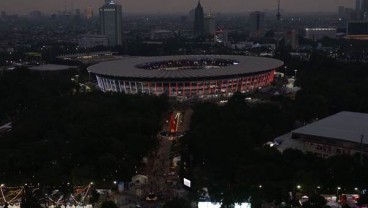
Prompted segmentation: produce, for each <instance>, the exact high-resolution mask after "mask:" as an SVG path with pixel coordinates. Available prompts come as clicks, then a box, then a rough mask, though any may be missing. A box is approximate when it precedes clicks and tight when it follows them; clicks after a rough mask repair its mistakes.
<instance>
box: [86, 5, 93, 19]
mask: <svg viewBox="0 0 368 208" xmlns="http://www.w3.org/2000/svg"><path fill="white" fill-rule="evenodd" d="M86 18H87V19H91V18H93V8H92V7H87V9H86Z"/></svg>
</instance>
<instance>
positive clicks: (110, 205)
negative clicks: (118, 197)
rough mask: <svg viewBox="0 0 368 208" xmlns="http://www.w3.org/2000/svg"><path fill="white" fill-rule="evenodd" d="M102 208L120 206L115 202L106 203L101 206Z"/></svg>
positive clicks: (116, 207)
mask: <svg viewBox="0 0 368 208" xmlns="http://www.w3.org/2000/svg"><path fill="white" fill-rule="evenodd" d="M101 208H118V205H116V204H115V202H113V201H104V202H103V203H102V205H101Z"/></svg>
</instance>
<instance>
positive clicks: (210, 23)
mask: <svg viewBox="0 0 368 208" xmlns="http://www.w3.org/2000/svg"><path fill="white" fill-rule="evenodd" d="M215 34H216V23H215V17H214V16H213V15H212V14H211V12H209V13H208V14H207V15H206V17H205V18H204V35H206V36H214V35H215Z"/></svg>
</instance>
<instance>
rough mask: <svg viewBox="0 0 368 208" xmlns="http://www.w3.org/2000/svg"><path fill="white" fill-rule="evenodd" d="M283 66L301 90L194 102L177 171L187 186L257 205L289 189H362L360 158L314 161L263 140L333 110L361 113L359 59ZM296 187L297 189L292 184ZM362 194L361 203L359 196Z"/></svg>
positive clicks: (365, 101)
mask: <svg viewBox="0 0 368 208" xmlns="http://www.w3.org/2000/svg"><path fill="white" fill-rule="evenodd" d="M287 65H288V71H286V73H287V74H289V75H293V74H294V69H298V73H297V83H296V84H297V85H298V86H300V87H301V90H300V91H298V93H297V94H296V96H295V97H294V98H290V97H287V96H274V97H272V98H271V100H270V101H268V102H264V103H259V104H252V105H247V104H246V103H245V101H244V97H242V96H241V95H239V94H235V95H234V97H232V98H231V99H230V100H229V102H228V103H227V104H226V105H225V106H217V105H214V104H210V103H203V104H198V105H197V106H195V107H194V114H193V117H192V123H191V129H190V131H189V132H188V134H187V136H186V137H185V140H184V143H183V145H184V146H183V147H184V148H183V157H184V161H185V162H186V164H188V165H189V166H190V167H189V170H190V171H188V168H187V167H186V168H185V171H183V175H184V176H186V177H189V178H191V179H192V180H193V181H194V183H193V184H194V186H195V187H194V189H198V190H201V189H202V188H203V187H208V188H209V191H210V195H211V196H212V197H213V198H214V199H215V200H218V201H222V202H224V203H225V204H231V203H233V202H241V201H246V200H250V201H251V202H252V203H253V205H254V206H255V207H258V206H259V205H260V203H261V202H275V203H276V204H280V203H281V202H287V203H288V204H292V203H293V202H292V201H291V200H290V194H289V192H292V193H294V194H295V192H297V191H301V192H303V193H306V194H310V195H312V194H314V193H315V194H318V193H331V194H336V190H337V187H342V191H341V192H349V193H358V192H357V191H355V190H354V188H355V187H357V188H358V190H359V192H360V191H361V190H363V189H366V188H367V186H368V179H367V177H365V176H364V172H365V171H367V170H368V161H367V158H364V160H363V163H361V161H360V158H359V157H358V156H336V157H331V158H329V159H322V158H318V157H315V156H314V155H306V154H303V153H302V152H300V151H296V150H287V151H285V152H284V153H280V152H278V151H277V150H275V149H273V148H268V147H265V146H263V144H264V143H265V142H267V141H272V140H273V139H274V138H276V137H277V136H280V135H283V134H285V133H287V132H289V131H291V130H292V129H294V128H296V127H298V126H300V125H302V124H303V123H309V122H311V121H313V120H315V119H321V118H324V117H326V116H329V115H332V114H334V113H337V112H340V111H356V112H365V113H368V97H367V92H368V84H367V83H368V82H367V80H368V70H367V69H368V67H367V65H366V64H351V63H350V64H346V63H337V62H335V61H333V60H331V59H328V58H326V57H323V56H321V55H319V54H314V55H313V57H311V61H310V62H299V61H295V60H290V61H288V62H287ZM183 170H184V169H183ZM260 185H261V188H260ZM297 185H300V187H302V188H301V189H300V190H297ZM317 187H319V188H317ZM315 198H316V199H320V197H315ZM362 199H363V200H365V201H367V200H366V199H367V196H366V195H364V197H362ZM313 203H314V202H313ZM312 207H313V206H312ZM317 207H322V206H321V205H318V206H317Z"/></svg>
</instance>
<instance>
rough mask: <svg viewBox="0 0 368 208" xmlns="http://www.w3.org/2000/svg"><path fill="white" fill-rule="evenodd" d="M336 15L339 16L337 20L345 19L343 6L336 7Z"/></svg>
mask: <svg viewBox="0 0 368 208" xmlns="http://www.w3.org/2000/svg"><path fill="white" fill-rule="evenodd" d="M337 15H338V16H339V18H342V19H343V18H345V7H344V6H339V7H338V11H337Z"/></svg>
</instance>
